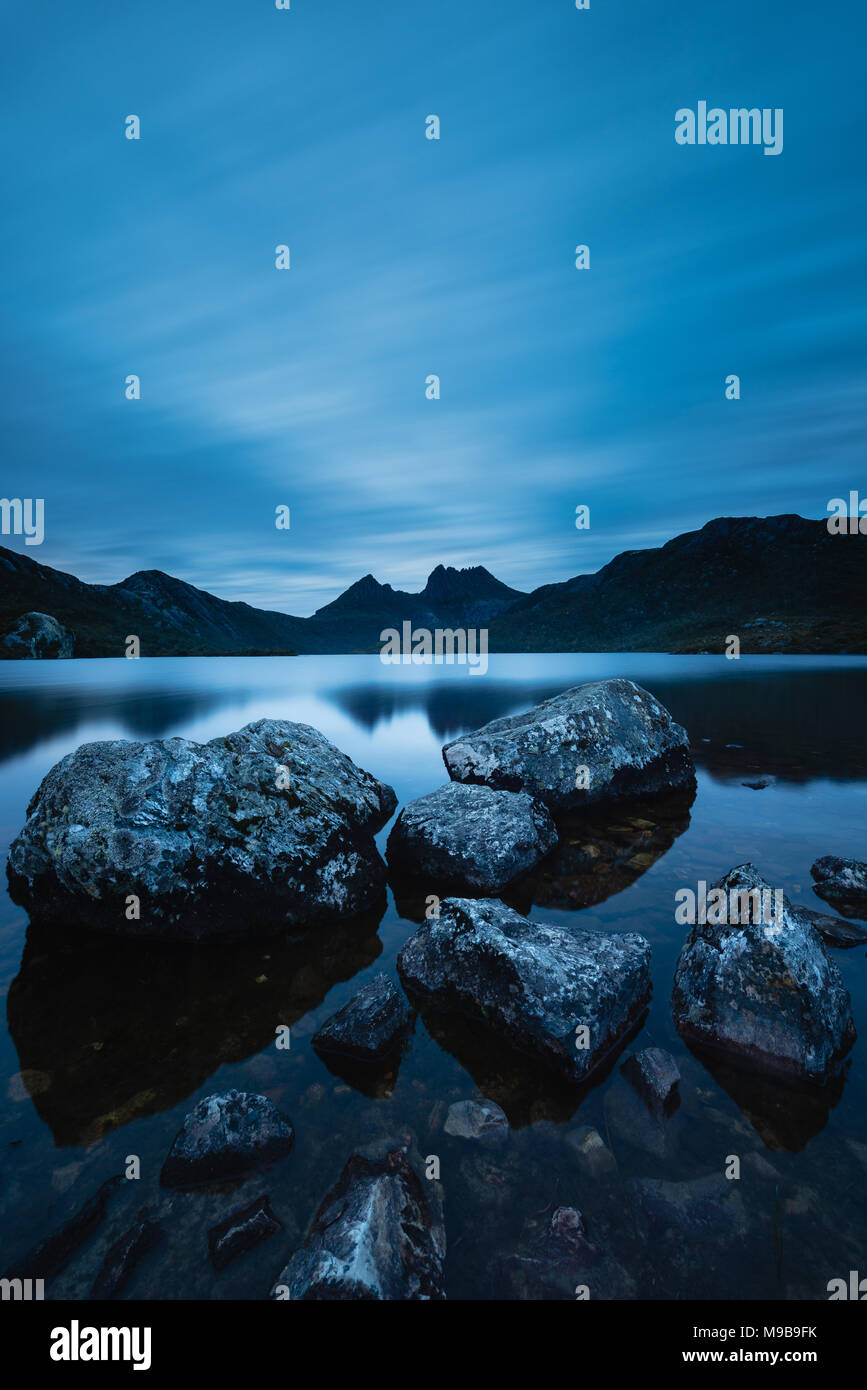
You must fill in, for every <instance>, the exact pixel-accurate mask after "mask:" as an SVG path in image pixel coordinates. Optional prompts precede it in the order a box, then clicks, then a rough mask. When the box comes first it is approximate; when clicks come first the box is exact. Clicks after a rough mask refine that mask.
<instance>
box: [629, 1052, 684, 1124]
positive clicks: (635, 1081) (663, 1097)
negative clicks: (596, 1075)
mask: <svg viewBox="0 0 867 1390" xmlns="http://www.w3.org/2000/svg"><path fill="white" fill-rule="evenodd" d="M620 1070H621V1071H622V1072H623V1075H624V1076H625V1077H626V1078H627V1080H628V1081H630V1082H631V1083H632V1085H633V1086H634V1087H635V1090H636V1091H637V1092H638V1094H639V1095H640V1096H641V1097H642V1099H643V1100H644V1101H645V1102H646V1103H647V1105H648V1106H649V1107H650V1108H651V1109H652V1110H655V1111H659V1112H662V1113H665V1114H670V1113H671V1111H672V1110H674V1108H675V1107H676V1105H677V1104H678V1102H679V1096H678V1094H677V1083H678V1082H679V1081H680V1072H679V1071H678V1069H677V1063H676V1062H675V1060H674V1058H673V1057H672V1055H671V1053H670V1052H666V1051H665V1050H664V1048H661V1047H646V1048H645V1049H644V1050H643V1051H642V1052H635V1053H633V1054H632V1056H631V1057H627V1059H626V1061H625V1062H624V1063H623V1065H622V1066H621V1068H620Z"/></svg>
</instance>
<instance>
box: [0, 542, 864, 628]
mask: <svg viewBox="0 0 867 1390" xmlns="http://www.w3.org/2000/svg"><path fill="white" fill-rule="evenodd" d="M865 566H867V536H862V535H860V534H859V535H831V534H830V533H829V532H828V529H827V525H826V523H825V522H824V521H807V520H805V519H804V518H803V517H800V516H774V517H721V518H718V519H717V520H715V521H710V522H708V523H707V525H706V526H703V527H702V529H701V530H700V531H690V532H688V533H686V534H685V535H682V536H676V537H675V538H674V539H673V540H671V541H668V542H667V544H666V545H663V546H660V547H658V548H656V549H652V550H629V551H624V552H623V554H621V555H618V556H617V557H616V558H615V559H614V560H612V561H611V562H610V564H607V565H606V566H605V567H604V568H603V569H601V570H599V571H598V573H596V574H584V575H578V576H577V577H576V578H574V579H567V580H566V581H565V582H563V583H560V584H545V585H543V586H542V587H541V588H538V589H534V590H533V592H532V593H529V594H523V593H521V592H520V591H519V590H517V589H511V588H509V587H508V585H506V584H503V583H501V581H500V580H498V579H496V578H495V577H494V575H492V574H491V573H490V572H489V571H488V570H486V569H484V568H483V567H482V566H474V567H472V568H469V569H462V570H457V569H453V568H446V567H444V566H443V565H437V567H436V569H434V570H433V571H432V572H431V574H430V575H429V576H428V580H427V583H426V584H425V586H424V588H423V589H422V591H421V592H420V593H418V594H411V593H407V592H405V591H404V590H402V589H393V588H392V587H391V585H390V584H380V583H379V582H378V581H377V580H376V579H375V578H374V577H373V575H372V574H367V575H365V576H364V578H363V579H359V580H357V582H356V583H354V584H352V585H351V586H350V587H349V588H348V589H347V590H346V591H345V592H344V593H342V594H340V595H339V597H338V598H336V599H334V600H333V601H332V602H331V603H328V604H325V605H324V606H323V607H322V608H320V609H318V610H317V611H316V612H315V613H314V614H313V616H312V617H310V618H295V617H291V616H290V615H288V614H286V613H277V612H270V611H267V610H265V609H261V608H253V607H252V606H251V605H250V604H247V603H237V602H229V601H227V600H226V599H221V598H217V597H215V595H213V594H209V593H207V592H205V591H204V590H203V589H196V588H195V587H194V586H193V585H192V584H187V583H186V582H185V581H184V580H182V579H175V578H173V577H172V576H171V575H168V574H164V573H163V572H162V571H161V570H139V571H138V572H137V573H135V574H132V575H130V576H129V578H128V579H124V580H123V581H122V582H121V583H119V584H109V585H102V584H85V583H83V582H82V581H81V580H79V579H76V578H74V576H72V575H69V574H64V573H62V572H61V571H60V570H53V569H50V568H49V567H48V566H46V565H40V564H39V563H37V562H36V561H35V560H32V559H31V558H30V556H28V555H21V554H19V553H18V552H17V551H12V550H6V549H4V548H3V547H0V633H4V632H6V631H7V630H9V629H10V628H12V627H13V626H14V624H15V623H16V622H17V621H18V619H19V618H20V617H21V615H22V614H23V613H27V612H33V611H36V612H39V613H48V614H50V615H51V616H52V617H54V618H56V619H57V620H58V621H59V622H60V623H62V624H63V625H64V626H65V627H68V628H70V629H71V630H72V631H73V633H74V634H75V638H76V647H75V652H76V655H77V656H122V655H123V654H124V651H125V642H126V638H127V636H129V635H130V634H133V633H134V634H136V635H137V636H138V637H139V638H140V639H141V650H142V654H143V655H145V656H172V655H186V656H216V655H247V654H256V655H270V654H276V653H298V654H312V653H328V652H331V653H339V652H363V651H368V652H370V651H378V650H379V647H380V633H381V632H382V631H383V630H384V629H385V628H389V627H392V628H397V629H398V630H400V628H401V624H402V623H404V622H407V621H409V622H411V623H412V624H413V626H414V627H424V628H429V629H434V628H436V627H452V628H454V627H479V626H482V627H486V628H487V629H488V634H489V636H488V645H489V650H490V651H492V652H495V651H502V652H532V651H564V652H568V651H628V650H633V651H670V652H695V651H713V652H722V651H724V650H725V645H726V639H727V638H728V637H729V635H732V634H733V635H737V636H738V637H739V638H740V642H741V650H742V651H744V652H748V651H758V652H772V651H775V652H849V653H856V652H858V653H867V583H865V574H867V568H865Z"/></svg>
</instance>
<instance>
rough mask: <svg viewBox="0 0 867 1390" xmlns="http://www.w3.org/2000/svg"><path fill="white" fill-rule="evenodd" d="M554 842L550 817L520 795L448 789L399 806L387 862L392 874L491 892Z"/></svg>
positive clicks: (458, 785) (472, 788) (523, 871)
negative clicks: (393, 872) (400, 809)
mask: <svg viewBox="0 0 867 1390" xmlns="http://www.w3.org/2000/svg"><path fill="white" fill-rule="evenodd" d="M556 843H557V831H556V830H555V828H554V822H553V821H552V819H551V816H550V814H549V812H548V811H547V810H546V808H545V807H544V806H543V805H542V803H541V802H540V801H534V800H533V798H532V797H531V796H528V795H527V793H526V792H506V791H495V790H494V789H493V788H492V787H481V786H464V785H463V784H462V783H460V782H447V783H446V785H445V786H444V787H439V788H438V789H437V790H436V791H434V792H429V793H428V794H427V796H420V797H418V799H417V800H416V801H410V802H409V804H408V805H406V806H404V808H403V810H402V811H401V813H400V815H399V816H398V818H397V820H396V821H395V823H394V826H393V828H392V830H391V834H390V835H389V837H388V846H387V849H386V856H387V858H388V862H389V867H390V868H391V869H392V870H394V871H396V872H397V873H398V874H402V875H405V876H406V875H410V874H412V875H413V876H414V877H416V878H423V879H425V880H426V881H427V882H429V883H431V884H437V883H440V884H445V885H448V886H449V887H454V888H459V889H470V890H477V891H479V892H482V893H498V892H500V890H501V889H503V888H506V887H507V886H508V885H509V884H510V883H514V882H515V880H516V879H519V878H521V877H523V875H524V874H526V873H528V872H529V871H530V870H531V869H533V868H535V866H536V865H537V864H538V863H539V860H540V859H542V858H543V857H544V855H546V854H547V853H548V851H549V850H550V849H553V847H554V845H556Z"/></svg>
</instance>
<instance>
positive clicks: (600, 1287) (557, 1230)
mask: <svg viewBox="0 0 867 1390" xmlns="http://www.w3.org/2000/svg"><path fill="white" fill-rule="evenodd" d="M494 1279H495V1287H496V1292H497V1295H498V1296H499V1297H501V1298H507V1299H516V1300H520V1301H521V1302H524V1301H526V1300H528V1299H530V1300H543V1299H545V1300H547V1299H569V1300H570V1301H572V1300H574V1299H576V1298H582V1299H583V1298H590V1299H606V1300H607V1299H621V1298H634V1297H635V1283H634V1281H633V1279H632V1278H631V1276H630V1275H629V1274H628V1273H627V1271H626V1270H625V1269H624V1268H623V1266H622V1265H621V1264H619V1262H618V1261H617V1260H615V1259H614V1258H613V1257H612V1256H611V1254H610V1253H609V1252H608V1251H606V1250H605V1249H604V1248H603V1247H602V1246H601V1245H599V1244H598V1243H597V1242H596V1241H593V1240H591V1239H590V1238H589V1237H588V1233H587V1229H586V1226H585V1223H584V1218H583V1216H582V1215H581V1212H580V1211H578V1210H577V1209H576V1208H575V1207H557V1209H556V1210H555V1212H554V1214H553V1216H552V1217H551V1220H550V1222H549V1224H548V1225H547V1227H546V1228H545V1229H544V1230H543V1231H542V1232H541V1233H540V1234H538V1235H534V1236H532V1237H530V1238H529V1239H527V1240H525V1241H524V1242H523V1244H522V1246H521V1248H520V1249H519V1251H518V1252H517V1253H516V1254H514V1255H507V1256H505V1257H503V1256H501V1257H500V1258H499V1259H497V1260H495V1262H494Z"/></svg>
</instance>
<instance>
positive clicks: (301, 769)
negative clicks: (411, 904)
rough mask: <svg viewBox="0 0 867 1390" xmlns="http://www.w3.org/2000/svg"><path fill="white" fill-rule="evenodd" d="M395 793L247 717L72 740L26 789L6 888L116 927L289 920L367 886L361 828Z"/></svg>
mask: <svg viewBox="0 0 867 1390" xmlns="http://www.w3.org/2000/svg"><path fill="white" fill-rule="evenodd" d="M395 805H396V799H395V795H394V792H393V791H392V789H391V787H387V786H385V785H384V784H383V783H381V782H378V781H377V780H376V778H375V777H373V776H371V774H370V773H369V772H364V771H362V770H361V768H358V767H356V765H355V763H353V762H352V760H351V759H350V758H348V757H347V756H346V755H345V754H344V753H341V752H340V750H339V749H337V748H335V746H334V745H333V744H332V743H329V741H328V739H326V738H325V737H324V735H322V734H320V733H319V732H318V730H316V729H312V728H311V727H310V726H309V725H307V724H295V723H290V722H288V721H278V720H273V719H260V720H259V721H258V722H257V723H255V724H248V725H246V727H245V728H243V729H241V730H240V731H239V732H238V733H234V734H229V735H228V736H227V737H225V738H215V739H212V740H211V741H210V742H209V743H205V744H199V743H193V742H191V741H190V740H189V739H185V738H170V739H165V740H158V741H155V742H153V743H127V742H125V741H124V740H121V739H115V740H112V741H111V742H106V743H88V744H84V745H83V746H82V747H80V748H78V749H76V751H75V752H74V753H70V754H67V756H66V757H65V758H62V759H61V761H60V762H59V763H56V764H55V766H54V767H53V768H52V769H51V771H50V772H49V773H48V774H47V775H46V777H45V778H44V779H43V781H42V783H41V785H40V787H39V789H38V790H37V792H36V794H35V796H34V797H33V798H32V800H31V802H30V805H29V807H28V809H27V823H26V825H25V826H24V828H23V830H22V831H21V832H20V833H19V835H18V837H17V839H16V840H15V841H14V843H13V844H12V847H11V850H10V853H9V862H8V865H7V872H8V876H9V884H10V893H11V895H12V897H13V899H14V901H16V902H18V903H21V904H22V905H23V906H25V907H26V908H28V910H29V911H30V913H31V916H32V917H34V918H36V919H38V920H40V921H48V920H50V921H59V922H62V923H63V924H64V926H66V925H69V924H71V923H76V924H79V925H82V926H85V927H88V928H90V929H92V930H96V931H103V932H113V933H121V934H124V935H134V934H135V935H143V936H148V937H151V938H155V937H167V938H171V939H193V940H199V939H204V938H207V937H219V938H227V937H232V936H242V937H243V936H248V935H250V934H253V933H254V932H256V931H257V930H263V931H264V930H275V931H276V930H279V931H285V930H286V929H287V928H288V929H303V928H306V927H307V926H309V925H310V924H311V923H314V922H318V921H324V920H332V921H333V920H335V919H344V918H346V917H348V916H352V915H354V914H357V913H360V912H361V911H363V910H364V909H366V908H368V907H370V906H372V904H373V903H374V902H375V901H376V900H377V899H378V898H379V897H380V896H381V895H382V893H383V889H384V883H385V865H384V863H383V861H382V859H381V858H380V856H379V853H378V851H377V849H376V846H375V844H374V840H373V835H374V833H375V831H376V830H377V829H379V827H380V826H381V825H382V824H384V822H385V821H386V820H387V819H388V817H389V816H390V815H391V813H392V811H393V810H394V808H395ZM131 896H133V897H135V898H137V899H138V908H136V907H135V905H130V897H131ZM136 912H138V915H136Z"/></svg>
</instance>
